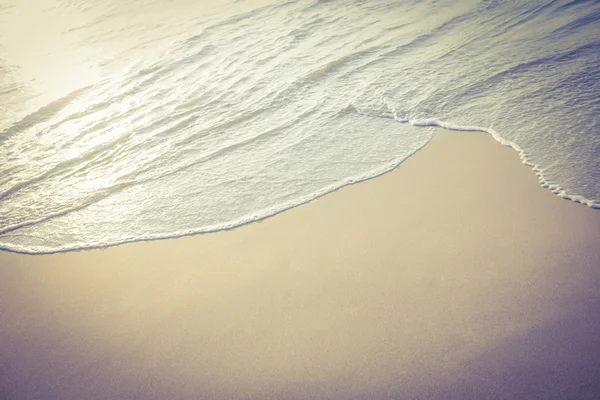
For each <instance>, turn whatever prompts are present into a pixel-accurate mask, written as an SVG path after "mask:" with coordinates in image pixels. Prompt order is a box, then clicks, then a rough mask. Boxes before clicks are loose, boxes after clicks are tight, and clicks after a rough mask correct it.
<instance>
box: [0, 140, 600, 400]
mask: <svg viewBox="0 0 600 400" xmlns="http://www.w3.org/2000/svg"><path fill="white" fill-rule="evenodd" d="M589 208H590V207H585V206H584V205H583V204H577V203H576V202H574V201H564V200H563V199H562V198H561V197H559V196H556V195H555V194H553V193H552V192H551V191H549V190H548V189H546V188H544V187H542V186H541V185H540V184H539V182H537V177H536V176H535V175H534V174H531V171H530V167H528V166H526V165H525V164H522V163H521V162H520V160H519V159H518V156H515V152H514V150H513V149H509V148H507V146H502V145H499V144H498V143H497V142H496V141H495V140H494V138H492V137H490V135H489V134H488V133H478V132H461V131H451V132H448V131H443V130H437V132H436V134H435V137H434V138H433V140H431V141H430V142H429V144H428V145H426V146H424V147H423V148H422V149H421V150H418V151H417V152H416V154H413V155H412V156H410V157H409V158H408V159H407V160H405V161H404V162H402V163H401V164H400V165H399V166H398V167H396V168H395V169H393V170H392V171H390V172H388V173H384V174H383V175H380V176H378V177H376V178H372V179H368V180H366V181H362V182H359V183H356V184H352V185H348V186H345V187H342V188H340V189H338V190H336V191H334V192H332V193H328V194H327V195H324V196H321V197H319V198H317V199H314V200H312V201H310V202H308V203H304V204H302V205H300V206H297V207H293V208H291V209H288V210H286V211H285V212H281V213H279V214H276V215H274V216H272V217H267V218H265V219H262V220H260V221H256V222H253V223H248V224H245V225H242V226H239V227H235V228H233V229H230V230H224V231H217V232H214V233H209V234H200V235H192V236H184V237H180V238H175V239H164V240H153V241H150V242H133V243H128V244H123V245H115V246H111V247H107V248H101V249H91V250H80V251H72V252H64V253H52V254H49V255H34V256H31V255H23V254H18V253H13V252H6V251H0V304H1V305H0V326H1V327H2V328H0V343H2V344H1V345H0V364H3V365H4V367H3V369H4V371H5V372H6V377H7V378H5V379H4V380H0V395H3V394H6V395H7V396H8V398H10V395H14V396H16V397H26V398H41V399H45V398H57V397H58V398H62V399H78V398H90V397H92V398H93V397H105V398H106V397H108V398H124V397H128V398H140V399H142V398H144V399H146V398H207V399H226V398H267V397H269V396H271V397H273V398H282V399H285V398H290V399H291V398H340V399H342V398H345V399H348V398H374V399H388V398H406V397H417V398H431V399H437V398H440V399H441V398H457V399H458V398H461V399H462V398H473V399H480V398H483V399H487V398H531V397H536V396H537V397H541V398H548V399H553V398H556V399H564V398H590V399H592V398H595V396H597V395H598V394H599V393H600V383H595V382H600V372H598V371H600V350H598V349H600V339H598V337H597V334H596V332H598V331H599V330H600V294H598V291H597V288H598V287H600V249H598V248H597V247H598V246H597V238H598V237H600V214H599V213H598V212H597V211H596V210H593V209H591V210H590V209H589ZM0 397H2V396H0Z"/></svg>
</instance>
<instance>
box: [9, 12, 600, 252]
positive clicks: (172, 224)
mask: <svg viewBox="0 0 600 400" xmlns="http://www.w3.org/2000/svg"><path fill="white" fill-rule="evenodd" d="M599 119H600V2H598V1H584V0H560V1H549V0H543V1H542V0H533V1H527V2H506V1H493V0H460V1H455V0H425V1H416V0H394V1H392V0H372V1H342V0H330V1H315V0H304V1H274V0H273V1H267V0H265V1H252V0H237V1H231V0H215V1H210V2H209V1H192V0H174V1H170V2H163V1H158V0H134V1H129V2H122V1H116V0H37V1H34V0H32V1H21V0H0V248H3V249H8V250H12V251H19V252H27V253H45V252H56V251H65V250H72V249H78V248H90V247H100V246H108V245H114V244H118V243H124V242H129V241H136V240H146V239H157V238H167V237H176V236H181V235H187V234H193V233H200V232H211V231H217V230H221V229H227V228H231V227H235V226H238V225H240V224H244V223H247V222H250V221H254V220H258V219H261V218H265V217H268V216H270V215H273V214H275V213H278V212H280V211H282V210H285V209H288V208H290V207H294V206H297V205H300V204H302V203H305V202H307V201H310V200H311V199H314V198H316V197H318V196H321V195H324V194H326V193H328V192H331V191H332V190H335V189H337V188H340V187H342V186H344V185H348V184H351V183H353V182H358V181H361V180H365V179H368V178H371V177H374V176H377V175H380V174H382V173H384V172H386V171H389V170H391V169H393V168H394V167H396V166H397V165H399V164H400V163H401V162H402V161H404V160H405V159H406V158H407V157H409V156H411V155H412V154H414V153H415V152H416V151H417V150H419V149H420V148H422V147H423V146H425V145H426V144H427V143H428V141H429V140H430V139H431V137H432V127H435V126H441V127H444V128H448V129H458V130H479V131H482V132H483V133H482V134H491V135H493V136H494V137H495V138H496V139H497V140H499V141H500V142H502V143H504V144H506V145H509V146H512V147H513V148H515V150H516V151H518V152H519V154H520V156H521V158H522V160H523V161H524V162H525V163H527V164H529V165H531V166H532V167H533V170H534V171H533V172H532V173H536V174H537V175H538V177H539V179H540V182H541V184H542V185H544V186H545V187H548V189H549V190H552V191H553V192H554V193H555V194H557V195H560V196H562V197H565V198H568V199H571V200H575V201H578V202H581V203H584V204H586V205H588V206H590V207H594V208H600V125H599ZM490 179H492V178H491V177H490ZM407 195H410V193H407ZM490 195H493V194H492V193H490ZM440 200H443V199H440ZM549 217H550V216H549Z"/></svg>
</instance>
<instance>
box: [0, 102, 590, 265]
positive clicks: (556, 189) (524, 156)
mask: <svg viewBox="0 0 600 400" xmlns="http://www.w3.org/2000/svg"><path fill="white" fill-rule="evenodd" d="M356 111H358V112H359V113H361V114H363V113H362V112H361V111H360V110H356ZM364 114H366V113H364ZM371 116H373V117H379V118H390V119H394V120H396V121H397V122H399V123H408V124H410V125H413V126H416V127H423V128H443V129H446V130H449V131H467V132H482V133H488V134H490V135H491V136H492V137H493V138H494V139H495V140H496V141H497V142H498V143H500V144H502V145H504V146H508V147H510V148H512V149H513V150H515V151H516V152H517V154H518V155H519V158H520V160H521V162H522V163H523V164H525V165H527V166H529V167H531V169H532V170H533V171H534V173H535V175H536V176H537V177H538V181H539V183H540V184H541V185H542V187H544V188H546V189H549V190H550V191H551V192H552V193H553V194H555V195H557V196H559V197H560V198H562V199H565V200H570V201H573V202H575V203H579V204H583V205H586V206H588V207H590V208H592V209H595V210H600V200H591V199H587V198H585V197H584V196H579V195H573V194H570V193H568V192H567V191H566V190H565V189H564V188H562V187H561V186H559V185H557V184H555V183H552V182H550V181H549V180H548V179H547V178H546V177H545V176H544V169H543V167H542V166H540V165H537V164H535V163H533V162H532V161H531V160H530V157H529V154H528V153H527V152H526V151H525V150H524V149H523V148H521V147H520V146H519V145H518V144H516V143H514V142H512V141H510V140H507V139H505V138H503V137H502V136H501V135H500V134H499V133H498V132H496V131H495V130H493V129H491V128H483V127H479V126H474V125H473V126H470V125H458V124H454V123H452V122H448V121H442V120H439V119H436V118H431V119H409V118H406V117H404V116H402V115H401V114H398V113H385V114H381V115H371ZM431 139H432V138H430V139H429V140H428V141H427V142H425V143H424V144H423V145H421V146H420V147H418V148H416V149H413V151H412V152H411V153H410V154H409V155H408V156H406V157H405V158H402V159H399V160H394V161H393V162H391V163H388V164H386V165H384V166H382V167H381V168H379V169H377V170H376V171H372V172H371V173H369V174H366V175H362V176H356V177H348V178H346V179H344V180H343V181H340V182H337V183H336V184H333V185H330V186H327V187H325V188H323V189H321V190H319V191H318V192H315V193H312V194H311V195H310V196H307V197H304V198H301V199H297V200H296V201H292V202H288V203H284V204H281V205H280V206H279V207H277V208H272V209H267V210H262V212H260V213H258V214H254V215H248V216H246V217H244V218H242V219H240V220H238V221H234V222H230V223H226V224H223V225H218V226H214V225H213V226H207V227H204V228H200V229H197V230H194V231H185V232H177V233H174V234H172V235H147V236H142V237H139V238H135V239H130V240H124V241H122V242H118V243H104V244H89V245H87V244H86V245H81V246H73V247H69V248H65V249H59V250H56V251H27V250H23V249H13V248H8V247H2V246H0V251H6V252H11V253H17V254H24V255H48V254H59V253H67V252H75V251H85V250H96V249H106V248H109V247H113V246H120V245H123V244H128V243H136V242H147V241H155V240H164V239H177V238H181V237H186V236H194V235H201V234H209V233H216V232H220V231H228V230H233V229H237V228H239V227H242V226H245V225H248V224H251V223H254V222H260V221H263V220H265V219H267V218H270V217H273V216H275V215H278V214H280V213H283V212H285V211H288V210H290V209H292V208H296V207H299V206H302V205H303V204H307V203H309V202H312V201H314V200H316V199H318V198H320V197H323V196H325V195H327V194H329V193H333V192H336V191H338V190H340V189H342V188H344V187H346V186H349V185H353V184H356V183H360V182H365V181H368V180H371V179H374V178H377V177H380V176H382V175H384V174H387V173H388V172H391V171H392V170H394V169H396V168H397V167H399V166H400V165H401V164H402V163H403V162H404V161H406V160H408V159H409V158H410V157H412V156H413V155H415V154H416V153H417V152H419V151H420V150H422V149H424V148H425V147H426V146H427V144H428V143H429V142H430V141H431Z"/></svg>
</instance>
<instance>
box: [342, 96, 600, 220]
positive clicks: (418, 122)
mask: <svg viewBox="0 0 600 400" xmlns="http://www.w3.org/2000/svg"><path fill="white" fill-rule="evenodd" d="M351 109H353V110H355V111H356V112H357V113H359V114H362V115H367V116H372V117H379V118H389V119H394V120H396V121H398V122H401V123H409V124H411V125H413V126H417V127H439V128H444V129H448V130H451V131H466V132H485V133H489V134H490V135H492V137H493V138H494V139H495V140H496V141H498V142H500V143H501V144H503V145H504V146H508V147H511V148H512V149H513V150H515V151H516V152H517V153H518V154H519V157H520V158H521V162H522V163H523V164H525V165H527V166H530V167H531V169H533V171H534V172H535V174H536V176H537V177H538V181H539V182H540V184H541V185H542V186H543V187H545V188H547V189H549V190H551V191H552V193H554V194H555V195H557V196H559V197H561V198H563V199H566V200H571V201H574V202H576V203H580V204H584V205H586V206H588V207H591V208H594V209H597V210H600V200H591V199H588V198H585V197H584V196H578V195H573V194H570V193H568V192H567V191H566V190H565V189H564V188H562V187H561V186H559V185H557V184H555V183H553V182H551V181H549V180H548V179H547V178H546V177H545V175H544V169H543V168H542V166H541V165H538V164H535V163H534V162H533V161H532V160H531V157H530V156H529V154H528V153H527V152H526V151H525V150H524V149H523V148H521V147H520V146H519V145H518V144H516V143H515V142H512V141H510V140H507V139H505V138H503V137H502V136H501V135H500V134H499V133H498V132H496V131H495V130H493V129H492V128H483V127H480V126H475V125H459V124H455V123H453V122H449V121H443V120H441V119H437V118H425V119H411V118H408V117H406V116H405V115H403V114H401V113H398V112H395V111H392V112H384V113H381V114H370V113H368V112H365V111H362V110H359V109H358V108H356V107H354V106H351Z"/></svg>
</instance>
